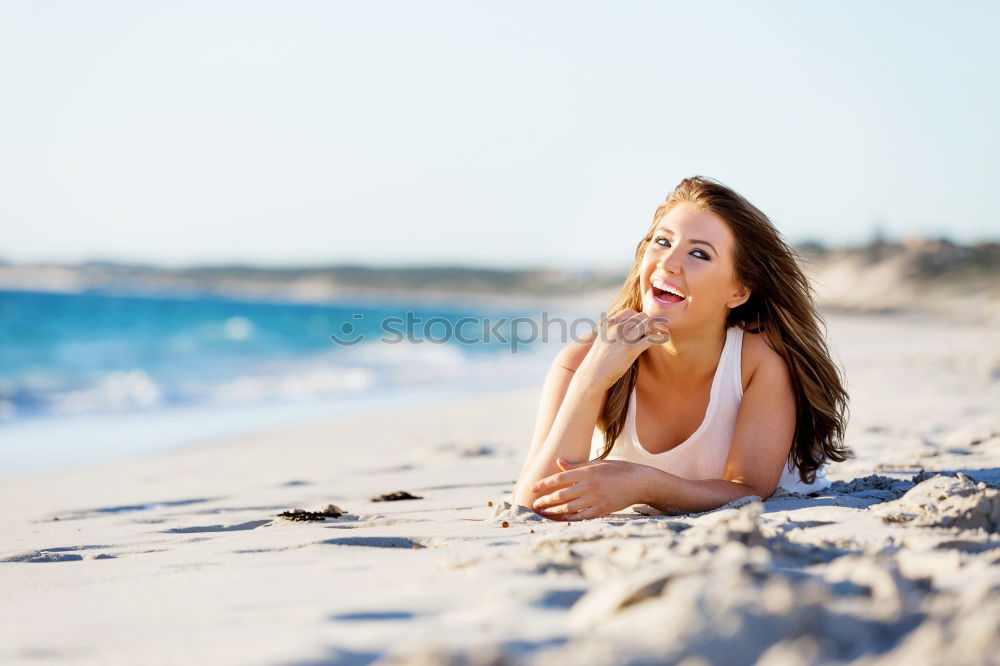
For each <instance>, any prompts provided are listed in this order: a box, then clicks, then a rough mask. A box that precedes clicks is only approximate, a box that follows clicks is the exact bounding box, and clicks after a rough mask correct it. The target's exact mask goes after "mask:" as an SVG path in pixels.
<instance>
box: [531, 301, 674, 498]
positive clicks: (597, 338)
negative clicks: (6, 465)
mask: <svg viewBox="0 0 1000 666" xmlns="http://www.w3.org/2000/svg"><path fill="white" fill-rule="evenodd" d="M667 339H669V335H668V334H667V333H666V322H665V320H663V319H662V318H656V317H650V316H648V315H647V314H645V313H643V312H635V311H634V310H628V309H626V310H622V311H621V312H619V313H617V314H615V315H614V316H612V317H609V318H608V319H607V320H605V321H604V322H602V323H601V325H600V326H599V327H598V328H597V330H596V331H594V332H593V333H592V334H591V337H590V341H589V343H583V346H577V347H574V346H572V345H570V346H567V350H568V351H567V350H564V351H565V354H566V355H565V357H563V358H562V359H557V362H559V361H560V360H562V361H566V362H567V363H568V365H566V367H563V368H562V370H561V371H559V370H556V374H555V375H552V374H551V372H550V376H549V377H548V378H547V379H546V387H545V390H544V393H543V398H542V406H541V407H540V409H539V416H538V420H537V423H536V428H535V434H534V436H533V437H532V440H533V441H532V446H531V452H530V454H529V456H528V460H526V461H525V464H524V468H523V469H522V471H521V476H520V478H519V479H518V481H517V484H516V485H515V487H514V501H515V502H516V503H517V504H520V505H522V506H531V504H532V502H533V501H534V499H535V498H536V497H537V496H538V495H537V493H534V492H532V491H531V487H532V486H533V485H534V484H535V483H536V482H538V481H539V480H540V479H543V478H545V477H547V476H550V475H552V474H555V473H556V472H558V471H559V470H560V469H561V468H560V467H559V466H558V464H557V462H556V459H557V458H563V459H566V460H587V459H589V458H590V442H591V440H592V439H593V435H594V427H595V426H596V425H597V419H598V416H599V415H600V412H601V408H602V407H603V405H604V400H605V396H606V394H607V391H608V388H610V387H611V385H612V384H613V383H614V382H615V380H617V379H618V378H619V377H621V376H622V374H623V373H624V372H625V370H626V369H627V368H628V367H629V366H631V364H632V362H633V361H635V359H636V358H637V357H638V356H639V354H641V353H642V352H643V351H644V350H645V349H648V348H649V346H650V345H652V344H655V343H657V342H665V341H666V340H667ZM575 344H577V345H581V343H575ZM584 347H587V348H584ZM574 364H575V367H574ZM560 365H562V364H560ZM564 387H565V388H564ZM551 414H554V416H552V417H550V416H549V415H551ZM547 423H551V425H549V426H546V424H547ZM546 430H547V431H548V432H545V431H546Z"/></svg>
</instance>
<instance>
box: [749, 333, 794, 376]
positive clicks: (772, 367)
mask: <svg viewBox="0 0 1000 666" xmlns="http://www.w3.org/2000/svg"><path fill="white" fill-rule="evenodd" d="M742 371H743V372H742V374H743V390H744V391H746V390H747V387H749V386H750V382H751V381H753V378H754V375H756V374H758V373H759V374H760V375H762V376H764V375H766V376H770V377H774V376H776V375H777V376H783V375H787V374H788V364H787V363H785V359H783V358H782V357H781V354H779V353H778V352H776V351H774V349H772V348H771V346H770V345H769V344H767V340H766V339H765V337H764V334H762V333H750V332H749V331H744V332H743V359H742Z"/></svg>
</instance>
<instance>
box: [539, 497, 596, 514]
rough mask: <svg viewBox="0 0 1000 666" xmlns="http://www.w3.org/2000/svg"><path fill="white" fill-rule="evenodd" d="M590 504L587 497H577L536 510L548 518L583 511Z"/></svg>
mask: <svg viewBox="0 0 1000 666" xmlns="http://www.w3.org/2000/svg"><path fill="white" fill-rule="evenodd" d="M588 506H589V502H588V501H587V500H586V498H579V497H578V498H576V499H572V500H569V501H568V502H563V503H561V504H555V505H553V506H549V507H545V508H539V509H536V511H537V512H538V513H539V514H541V515H543V516H545V517H546V518H561V517H563V516H571V515H575V514H576V513H577V512H579V511H583V510H584V509H586V508H587V507H588Z"/></svg>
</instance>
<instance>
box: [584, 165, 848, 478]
mask: <svg viewBox="0 0 1000 666" xmlns="http://www.w3.org/2000/svg"><path fill="white" fill-rule="evenodd" d="M681 202H686V203H688V204H691V205H693V206H694V207H696V208H697V209H699V210H701V211H705V212H709V213H713V214H715V215H717V216H718V217H720V218H721V219H722V220H723V221H724V222H725V223H726V224H728V225H729V228H730V230H731V231H732V232H733V236H734V237H735V239H736V243H735V249H734V251H733V254H734V257H733V264H734V271H735V275H736V279H737V281H739V282H740V283H741V284H743V285H744V286H746V287H747V288H748V289H750V298H749V299H747V301H746V302H745V303H743V304H742V305H739V306H737V307H735V308H733V309H731V310H730V311H729V313H728V315H727V317H726V327H727V328H728V327H730V326H739V327H740V328H742V329H743V330H744V331H748V332H750V333H762V334H763V335H764V340H765V341H766V342H767V344H768V346H770V347H771V348H772V349H773V350H774V351H776V352H777V353H778V354H780V355H781V357H782V358H784V359H785V363H787V364H788V369H789V371H790V374H791V379H792V385H793V387H794V390H795V411H796V414H795V416H796V419H795V438H794V440H793V441H794V444H793V446H792V450H791V452H790V454H789V456H788V469H789V470H791V469H792V465H793V464H794V466H795V467H797V468H798V470H799V476H800V478H801V479H802V481H804V482H805V483H812V482H814V481H815V480H816V470H817V469H818V468H819V466H820V465H821V464H822V463H823V462H825V461H827V460H832V461H836V462H843V461H844V460H847V458H848V457H852V456H853V455H854V454H853V452H852V451H851V449H850V448H849V447H847V446H846V445H844V444H843V439H844V431H845V429H846V427H847V412H848V407H847V401H848V396H847V391H846V389H845V388H844V382H843V379H842V377H841V373H840V370H839V369H838V368H837V366H836V365H835V364H834V363H833V361H832V360H831V358H830V352H829V350H828V349H827V346H826V342H825V340H824V334H823V333H821V331H820V329H821V328H822V329H823V330H824V332H825V325H824V323H823V318H822V317H821V316H820V314H819V312H818V311H817V309H816V305H815V302H814V299H813V290H812V286H811V285H810V284H809V279H808V278H807V277H806V276H805V274H804V273H803V271H802V269H801V267H800V266H799V263H798V261H797V255H796V254H795V251H794V250H793V249H792V248H791V247H789V246H788V245H787V244H786V243H785V241H784V240H782V238H781V235H780V234H779V233H778V230H777V229H775V227H774V225H773V224H772V223H771V221H770V220H769V219H768V218H767V216H766V215H764V213H762V212H761V211H760V210H758V209H757V208H756V207H755V206H754V205H753V204H751V203H750V202H749V201H747V200H746V199H744V198H743V197H742V196H740V195H739V194H737V193H736V192H734V191H733V190H731V189H729V188H728V187H726V186H725V185H722V184H721V183H719V182H718V181H715V180H713V179H711V178H705V177H703V176H694V177H691V178H685V179H684V180H682V181H681V183H680V184H679V185H678V186H677V187H676V188H675V189H674V191H673V192H671V193H670V195H669V196H667V198H666V200H665V201H664V202H663V203H661V204H660V205H659V207H657V209H656V212H655V213H654V215H653V223H652V224H651V225H650V227H649V231H648V232H647V233H646V236H645V237H644V238H643V239H642V240H641V241H639V245H638V247H636V250H635V263H633V264H632V270H631V271H630V272H629V274H628V277H627V278H626V279H625V284H624V285H623V286H622V289H621V292H619V294H618V297H617V298H616V299H615V301H614V303H613V304H612V305H611V307H610V308H609V309H608V314H609V315H613V314H615V313H616V312H620V311H621V310H624V309H626V308H631V309H633V310H635V311H637V312H638V311H640V310H642V294H641V293H640V291H639V270H640V265H641V263H642V258H643V255H644V254H645V253H646V247H647V246H648V245H649V243H650V242H651V241H652V239H653V230H654V229H655V228H656V225H657V223H658V222H659V221H660V220H661V219H662V218H663V216H664V215H666V214H667V213H668V212H670V210H671V209H672V208H673V207H674V206H676V205H677V204H679V203H681ZM638 374H639V360H638V359H636V361H635V362H634V363H633V364H632V366H631V367H630V368H629V369H628V370H627V371H626V372H625V374H623V375H622V376H621V377H620V378H619V379H618V380H617V381H616V382H615V383H614V384H613V385H612V386H611V388H610V389H608V393H607V399H606V400H605V403H604V409H603V410H602V412H601V416H600V419H599V420H598V425H599V426H600V428H601V430H603V431H604V450H603V451H602V452H601V454H600V456H598V459H603V458H606V457H607V456H608V454H610V453H611V448H612V446H613V445H614V443H615V440H617V439H618V435H619V434H621V431H622V429H623V428H624V426H625V417H626V415H627V414H628V401H629V396H630V395H631V393H632V390H633V389H634V388H635V383H636V378H637V377H638Z"/></svg>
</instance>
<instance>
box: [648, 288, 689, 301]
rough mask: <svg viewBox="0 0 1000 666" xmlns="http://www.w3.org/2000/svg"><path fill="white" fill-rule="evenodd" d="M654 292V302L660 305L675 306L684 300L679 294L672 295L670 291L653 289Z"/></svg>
mask: <svg viewBox="0 0 1000 666" xmlns="http://www.w3.org/2000/svg"><path fill="white" fill-rule="evenodd" d="M652 290H653V300H655V301H657V302H659V303H665V304H667V305H674V304H675V303H680V302H681V301H683V300H684V299H683V298H681V297H680V296H678V295H677V294H671V293H670V292H669V291H664V290H663V289H658V288H656V287H652Z"/></svg>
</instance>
